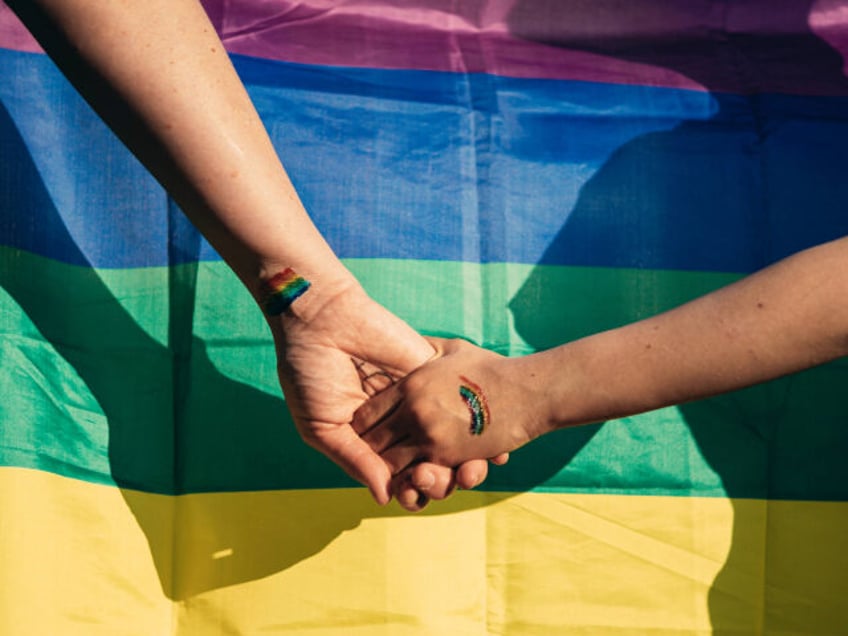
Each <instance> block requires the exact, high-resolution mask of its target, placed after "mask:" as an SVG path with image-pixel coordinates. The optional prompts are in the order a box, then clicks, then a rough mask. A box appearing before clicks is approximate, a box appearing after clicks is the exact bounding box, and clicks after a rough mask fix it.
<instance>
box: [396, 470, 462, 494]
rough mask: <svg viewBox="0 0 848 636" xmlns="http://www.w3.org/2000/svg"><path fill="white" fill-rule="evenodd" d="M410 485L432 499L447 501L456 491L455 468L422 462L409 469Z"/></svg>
mask: <svg viewBox="0 0 848 636" xmlns="http://www.w3.org/2000/svg"><path fill="white" fill-rule="evenodd" d="M408 472H409V485H410V486H411V487H412V488H414V489H415V490H416V491H417V492H420V493H423V494H426V495H427V496H428V497H429V498H430V499H435V500H439V499H445V498H446V497H448V496H449V495H450V494H451V493H452V492H453V491H454V490H455V489H456V474H455V471H454V470H453V468H448V467H447V466H440V465H438V464H432V463H430V462H422V463H420V464H416V465H415V466H412V467H411V468H409V469H408Z"/></svg>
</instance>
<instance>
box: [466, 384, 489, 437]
mask: <svg viewBox="0 0 848 636" xmlns="http://www.w3.org/2000/svg"><path fill="white" fill-rule="evenodd" d="M459 379H460V380H462V382H463V384H461V385H459V395H460V397H461V398H462V400H463V401H464V402H465V404H466V405H467V406H468V410H469V411H471V434H472V435H480V434H481V433H482V432H483V431H484V430H486V427H487V426H488V425H489V422H491V420H492V417H491V415H489V403H488V402H486V396H485V395H483V389H481V388H480V387H479V386H477V385H476V384H475V383H474V382H472V381H471V380H469V379H468V378H466V377H465V376H463V375H461V376H459Z"/></svg>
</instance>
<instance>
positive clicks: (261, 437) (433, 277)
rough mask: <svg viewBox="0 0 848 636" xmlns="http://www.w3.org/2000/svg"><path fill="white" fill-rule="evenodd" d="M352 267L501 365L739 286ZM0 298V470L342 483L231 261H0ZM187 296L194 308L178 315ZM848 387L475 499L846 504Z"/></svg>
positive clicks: (186, 488) (671, 416) (535, 461)
mask: <svg viewBox="0 0 848 636" xmlns="http://www.w3.org/2000/svg"><path fill="white" fill-rule="evenodd" d="M347 264H348V266H349V267H350V268H351V270H352V271H353V272H354V274H355V275H356V276H357V277H359V278H360V280H362V281H363V283H364V284H365V286H366V288H368V290H369V291H370V292H371V293H372V295H373V296H374V297H375V298H376V299H377V300H379V301H380V302H383V303H384V304H385V305H387V306H388V307H389V308H390V309H392V310H393V311H395V312H396V313H398V314H399V315H401V316H402V317H404V318H405V319H406V320H408V321H409V322H410V323H411V324H412V325H413V326H414V327H415V328H416V329H419V330H421V331H422V332H424V333H428V334H431V335H441V336H460V335H464V336H467V337H469V338H470V339H471V340H473V341H476V342H478V343H481V344H484V345H485V346H487V347H490V348H492V349H496V350H498V351H501V352H504V353H508V354H511V355H519V354H523V353H527V352H530V351H533V350H536V349H537V348H544V347H548V346H552V345H554V344H557V343H559V342H562V341H565V340H570V339H572V338H575V337H579V336H582V335H585V334H587V333H591V332H594V331H598V330H601V329H606V328H609V327H613V326H615V325H618V324H622V323H625V322H628V321H630V320H633V319H637V318H639V317H643V316H646V315H650V314H652V313H655V312H657V311H660V310H662V309H666V308H668V307H671V306H674V305H676V304H678V303H680V302H683V301H685V300H687V299H688V298H690V297H693V296H696V295H700V294H701V293H704V292H706V291H709V290H710V289H713V288H715V287H717V286H720V285H722V284H725V283H727V282H730V281H732V280H734V278H735V276H733V275H728V274H709V273H703V272H697V273H692V272H667V271H635V270H621V269H589V268H567V267H532V266H525V265H515V264H492V265H470V264H468V263H449V262H432V261H390V260H355V261H349V262H348V263H347ZM0 284H2V287H3V288H4V290H5V291H4V292H3V293H1V294H0V330H2V334H3V337H2V339H0V367H2V368H0V392H1V393H0V395H3V396H4V399H3V400H2V401H0V422H2V427H0V464H5V465H14V466H22V467H30V468H37V469H41V470H46V471H49V472H53V473H57V474H61V475H66V476H69V477H74V478H79V479H84V480H87V481H93V482H100V483H114V484H117V485H120V486H124V487H132V488H135V489H139V490H144V491H149V492H161V493H168V494H171V493H182V492H205V491H236V490H260V489H278V488H330V487H344V486H351V485H353V483H352V482H351V481H350V480H349V479H347V478H346V477H345V476H344V475H343V474H342V473H341V471H340V470H339V469H338V468H336V467H335V466H334V465H333V464H332V463H330V462H329V461H328V460H326V459H324V458H323V457H322V456H321V455H320V454H318V453H316V452H315V451H312V450H311V449H309V448H308V447H307V446H305V445H304V444H303V443H302V442H301V441H300V438H299V437H298V436H297V434H296V432H295V431H294V427H293V426H292V423H291V420H290V418H289V416H288V413H287V411H286V409H285V407H284V404H283V402H282V399H281V396H280V391H279V388H278V386H277V383H276V372H275V360H274V352H273V349H272V347H271V340H270V336H269V334H268V332H267V328H266V326H265V324H264V320H263V318H262V316H261V313H260V312H259V310H258V309H257V308H256V307H255V306H254V304H253V301H252V299H251V298H250V297H249V295H248V294H247V293H246V292H245V291H244V290H243V289H242V287H241V286H240V284H239V283H238V281H237V280H236V278H235V277H234V276H233V274H232V273H231V272H230V271H229V270H228V269H227V267H226V266H225V265H224V264H222V263H203V264H201V265H199V266H194V265H189V266H184V267H180V268H173V269H167V268H151V269H133V270H98V271H95V270H91V269H86V268H80V267H74V266H68V265H64V264H59V263H57V262H53V261H50V260H46V259H43V258H40V257H35V256H32V255H30V254H27V253H24V252H20V251H15V250H10V249H3V250H0ZM191 289H195V290H196V296H195V302H193V303H192V302H186V300H185V299H186V297H187V296H188V297H190V295H187V294H186V293H185V290H191ZM466 289H468V290H470V291H469V292H468V293H465V290H466ZM69 290H72V293H69ZM170 299H173V300H170ZM178 300H179V302H178ZM169 343H170V347H169V346H168V345H169ZM175 369H176V370H177V372H175ZM846 380H848V366H846V364H845V363H844V362H841V361H840V362H837V363H834V364H831V365H828V366H826V367H822V368H819V369H815V370H812V371H809V372H806V373H803V374H798V375H795V376H792V377H790V378H786V379H783V380H780V381H777V382H773V383H769V384H766V385H763V386H760V387H756V388H753V389H749V390H747V391H743V392H738V393H735V394H732V395H729V396H725V397H722V398H716V399H713V400H708V401H704V402H699V403H695V404H691V405H685V406H682V407H678V408H668V409H663V410H660V411H656V412H653V413H648V414H645V415H642V416H639V417H634V418H628V419H624V420H619V421H615V422H609V423H607V424H605V425H603V426H597V425H596V426H588V427H581V428H578V429H574V430H571V431H561V432H559V433H557V434H554V435H550V436H547V437H546V438H544V439H542V440H537V441H536V442H535V443H533V444H531V445H530V446H528V447H526V448H524V449H521V450H520V451H518V452H516V453H514V454H513V458H512V460H511V462H510V464H509V465H508V466H506V467H503V468H494V469H493V470H492V474H491V476H490V479H489V481H488V482H487V484H486V488H488V489H491V490H499V491H508V492H510V491H523V490H530V489H535V490H552V491H560V492H603V493H625V494H664V495H698V496H732V497H751V498H772V499H799V500H840V501H845V500H848V462H844V461H843V456H844V454H845V451H846V449H848V426H846V425H845V424H846V416H845V414H844V413H845V408H844V403H843V402H842V400H841V395H840V389H841V388H842V387H844V386H846ZM175 423H176V424H175ZM175 449H176V450H175Z"/></svg>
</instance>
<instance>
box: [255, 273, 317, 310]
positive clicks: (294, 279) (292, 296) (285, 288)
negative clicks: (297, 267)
mask: <svg viewBox="0 0 848 636" xmlns="http://www.w3.org/2000/svg"><path fill="white" fill-rule="evenodd" d="M311 284H312V283H310V282H309V281H308V280H306V279H305V278H303V277H301V276H298V275H297V272H295V271H294V270H293V269H292V268H291V267H287V268H286V269H285V270H283V271H282V272H280V273H279V274H275V275H274V276H273V277H272V278H271V279H270V280H268V281H267V282H266V283H265V284H264V285H263V288H264V291H265V297H264V298H263V299H262V307H263V309H264V310H265V313H266V314H268V315H269V316H277V315H279V314H281V313H283V312H284V311H285V310H286V309H288V308H289V307H290V306H291V304H292V303H293V302H294V301H295V300H297V299H298V298H300V297H301V296H302V295H303V294H304V293H305V292H306V290H307V289H309V287H310V285H311Z"/></svg>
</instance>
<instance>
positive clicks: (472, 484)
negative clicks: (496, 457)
mask: <svg viewBox="0 0 848 636" xmlns="http://www.w3.org/2000/svg"><path fill="white" fill-rule="evenodd" d="M488 474H489V464H488V462H487V461H486V460H485V459H472V460H469V461H467V462H465V463H464V464H461V465H460V466H459V467H457V469H456V483H457V485H458V486H459V487H460V488H463V489H465V490H471V489H472V488H476V487H477V486H479V485H480V484H482V483H483V482H484V481H485V480H486V476H487V475H488Z"/></svg>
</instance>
